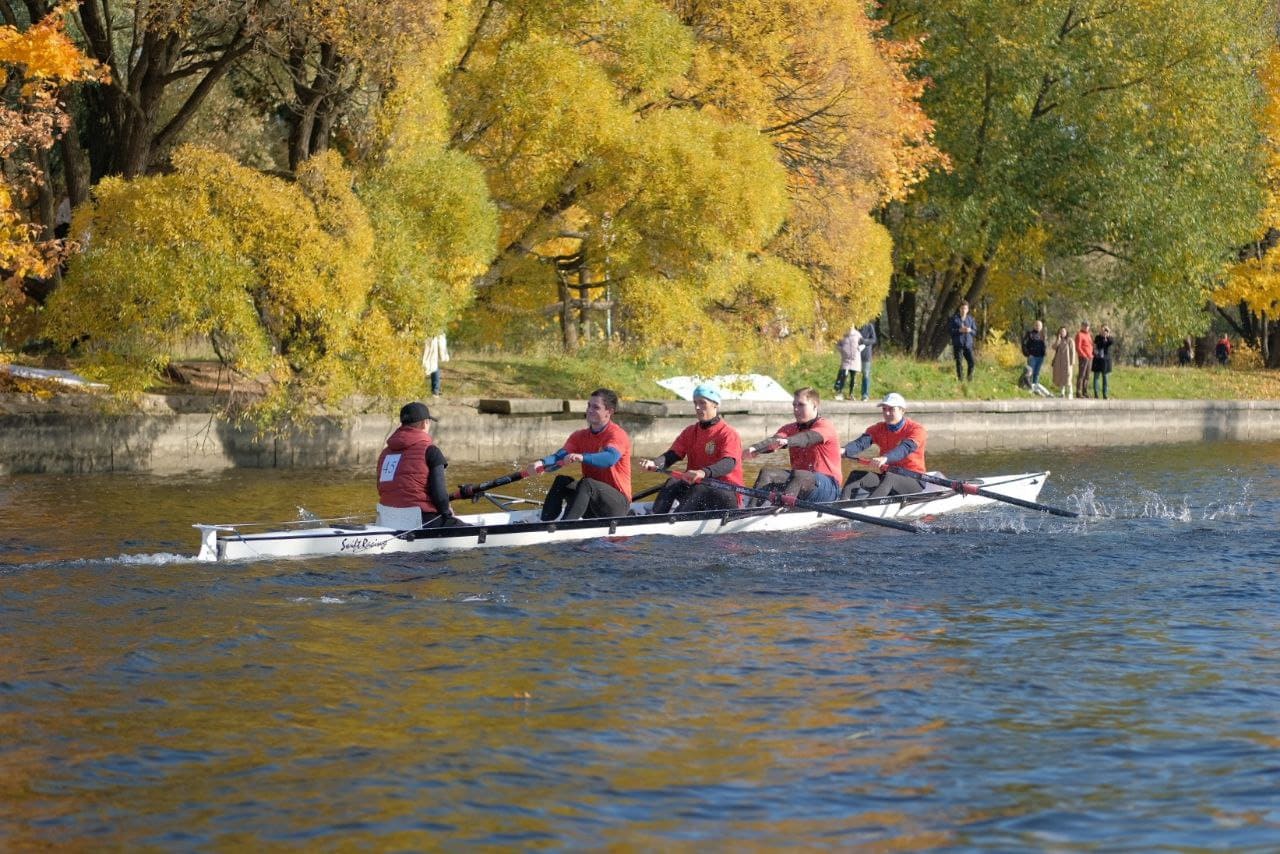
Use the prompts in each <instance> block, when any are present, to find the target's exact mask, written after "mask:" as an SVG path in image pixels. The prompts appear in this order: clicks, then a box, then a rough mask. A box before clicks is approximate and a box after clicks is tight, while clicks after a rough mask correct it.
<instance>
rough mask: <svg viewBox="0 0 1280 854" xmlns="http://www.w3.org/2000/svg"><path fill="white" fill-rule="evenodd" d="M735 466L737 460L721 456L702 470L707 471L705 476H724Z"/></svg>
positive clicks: (736, 465)
mask: <svg viewBox="0 0 1280 854" xmlns="http://www.w3.org/2000/svg"><path fill="white" fill-rule="evenodd" d="M737 467H738V461H737V460H735V459H734V458H733V457H721V458H720V459H718V460H716V461H715V462H714V463H712V464H711V465H709V466H707V467H706V468H704V469H703V471H705V472H706V473H707V477H724V476H725V475H727V474H729V473H730V472H732V471H733V470H734V469H735V468H737Z"/></svg>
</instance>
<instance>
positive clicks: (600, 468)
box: [525, 388, 631, 522]
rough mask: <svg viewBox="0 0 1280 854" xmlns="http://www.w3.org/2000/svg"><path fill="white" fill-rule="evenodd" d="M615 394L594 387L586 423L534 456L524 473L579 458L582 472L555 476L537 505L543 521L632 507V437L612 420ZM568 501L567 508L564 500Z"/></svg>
mask: <svg viewBox="0 0 1280 854" xmlns="http://www.w3.org/2000/svg"><path fill="white" fill-rule="evenodd" d="M617 411H618V394H617V392H615V391H613V389H608V388H598V389H596V390H595V391H593V392H591V396H590V397H589V398H588V399H587V411H586V418H587V426H586V427H585V428H584V429H582V430H577V431H575V432H573V433H571V434H569V438H568V439H566V440H565V443H564V447H562V448H560V449H559V450H558V451H556V452H555V453H553V454H549V455H548V456H545V457H543V458H542V459H540V460H534V461H533V462H531V463H529V465H528V466H527V467H526V468H525V473H526V474H528V475H535V474H542V472H544V471H546V470H547V469H556V468H559V467H560V466H562V465H564V464H565V463H580V464H581V465H582V477H580V478H579V479H577V480H574V479H573V478H571V477H569V476H567V475H556V479H555V480H554V481H552V483H551V489H549V490H547V498H546V500H545V501H544V502H543V504H542V521H544V522H550V521H552V520H553V519H558V518H560V512H561V510H563V511H564V519H565V520H566V521H567V520H571V519H602V518H605V517H608V516H625V515H627V510H628V509H630V507H631V437H630V436H628V435H627V431H626V430H623V429H622V427H621V426H620V425H619V424H617V423H616V422H615V421H614V420H613V416H614V413H616V412H617ZM566 504H567V505H568V507H567V509H566V508H565V505H566Z"/></svg>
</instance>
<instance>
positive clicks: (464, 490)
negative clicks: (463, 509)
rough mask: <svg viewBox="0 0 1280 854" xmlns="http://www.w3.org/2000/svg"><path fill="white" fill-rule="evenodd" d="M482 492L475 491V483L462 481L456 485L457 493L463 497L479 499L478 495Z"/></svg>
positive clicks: (473, 499)
mask: <svg viewBox="0 0 1280 854" xmlns="http://www.w3.org/2000/svg"><path fill="white" fill-rule="evenodd" d="M483 494H484V493H483V492H477V491H476V484H474V483H464V484H462V486H459V487H458V495H460V496H462V497H463V498H470V499H471V500H472V501H479V500H480V496H481V495H483Z"/></svg>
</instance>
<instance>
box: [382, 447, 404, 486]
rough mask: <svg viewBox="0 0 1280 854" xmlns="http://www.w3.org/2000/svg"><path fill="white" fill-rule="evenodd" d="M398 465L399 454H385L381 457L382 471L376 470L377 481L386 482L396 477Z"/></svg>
mask: <svg viewBox="0 0 1280 854" xmlns="http://www.w3.org/2000/svg"><path fill="white" fill-rule="evenodd" d="M399 466H400V455H399V454H387V455H386V456H385V457H383V458H382V471H380V472H378V482H379V483H386V482H387V481H391V480H395V479H396V469H397V468H398V467H399Z"/></svg>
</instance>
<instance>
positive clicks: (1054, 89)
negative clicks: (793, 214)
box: [881, 0, 1274, 355]
mask: <svg viewBox="0 0 1280 854" xmlns="http://www.w3.org/2000/svg"><path fill="white" fill-rule="evenodd" d="M1272 5H1273V4H1270V3H1265V2H1260V0H1248V1H1247V2H1244V3H1241V2H1238V0H1207V2H1201V3H1191V4H1188V3H1183V2H1180V0H1133V2H1126V3H1112V2H1103V0H1087V2H1076V3H1068V4H1057V3H1031V4H1028V3H1023V2H1016V0H928V1H927V2H925V0H887V2H885V3H884V4H883V6H882V7H881V14H882V16H883V18H884V20H885V21H886V22H888V23H889V32H890V33H891V34H892V35H894V36H895V37H900V38H904V39H922V40H923V41H922V42H921V57H920V62H919V65H918V68H919V73H921V74H922V75H927V76H928V77H929V78H930V79H931V80H932V85H931V86H930V87H929V88H928V89H926V92H925V95H924V105H925V109H926V111H927V112H928V113H929V115H930V116H931V117H932V118H933V119H934V120H935V121H936V122H937V141H938V143H939V145H940V147H942V148H943V149H944V151H945V152H946V153H947V154H948V155H949V157H950V159H951V164H952V168H951V169H950V170H948V171H940V172H935V173H933V174H932V175H931V176H930V177H929V179H928V180H927V181H925V182H924V183H923V184H922V185H920V187H919V188H918V189H917V190H916V191H915V192H914V193H912V194H911V196H910V197H909V198H908V200H907V202H906V203H905V204H904V205H903V206H901V207H900V208H898V209H895V210H891V212H890V216H889V218H888V221H889V222H891V223H893V228H894V237H895V240H896V246H897V252H898V263H897V278H896V283H895V288H894V294H893V297H892V298H891V299H890V307H891V308H892V309H894V311H896V315H895V316H893V317H891V321H892V325H893V326H894V327H895V332H896V333H898V334H899V335H900V336H901V337H902V338H904V339H905V340H907V341H910V340H912V337H913V335H912V333H913V330H914V331H918V340H919V347H920V351H921V352H922V353H925V354H929V355H934V354H936V353H938V352H940V351H941V349H942V348H943V347H944V346H945V344H946V342H947V333H946V322H947V319H948V317H949V316H950V315H951V314H952V313H953V311H954V310H955V307H956V305H957V304H958V303H959V301H960V300H961V299H968V300H969V301H970V302H971V303H973V304H975V305H977V304H978V302H979V301H980V300H981V299H982V297H983V296H984V295H985V293H986V289H987V287H988V284H989V281H990V277H991V275H992V273H993V272H994V271H995V269H996V267H997V266H998V265H999V264H1000V263H1001V259H1002V258H1004V259H1006V260H1008V259H1011V258H1013V257H1019V258H1021V259H1023V260H1024V261H1026V262H1028V266H1027V267H1026V268H1024V269H1023V271H1022V273H1023V274H1024V275H1035V274H1038V273H1040V272H1041V271H1043V272H1044V274H1045V275H1046V276H1047V277H1048V279H1049V280H1050V281H1056V282H1057V283H1059V284H1064V283H1066V284H1076V285H1079V286H1080V287H1081V289H1082V291H1084V292H1085V293H1089V292H1091V293H1092V294H1093V298H1094V299H1096V300H1100V301H1103V302H1106V303H1111V304H1117V305H1122V306H1124V307H1125V309H1126V310H1127V311H1129V312H1131V313H1132V314H1133V316H1134V317H1135V318H1136V319H1139V320H1142V321H1144V322H1145V323H1146V324H1147V327H1148V328H1149V329H1150V331H1151V334H1152V336H1153V337H1154V338H1155V339H1156V340H1157V341H1159V340H1166V339H1174V338H1177V337H1180V336H1181V335H1184V334H1186V332H1187V331H1188V330H1190V329H1194V328H1197V327H1198V326H1200V325H1202V324H1203V323H1204V317H1203V315H1202V314H1201V308H1202V307H1203V305H1204V303H1205V299H1206V297H1207V295H1208V291H1209V288H1210V284H1211V281H1212V276H1213V275H1214V273H1215V272H1216V271H1217V270H1218V269H1219V268H1220V266H1221V264H1222V262H1223V260H1224V255H1225V253H1226V252H1227V251H1228V249H1229V248H1230V247H1234V246H1237V245H1239V244H1240V243H1242V242H1243V239H1244V237H1245V235H1247V233H1248V231H1249V230H1250V229H1251V227H1252V222H1253V215H1254V211H1255V210H1256V207H1257V204H1258V194H1257V178H1256V176H1257V174H1258V172H1259V163H1258V156H1257V152H1258V135H1257V130H1256V126H1255V105H1256V103H1257V97H1258V86H1257V83H1256V78H1255V70H1256V68H1257V65H1258V63H1259V61H1260V59H1261V58H1262V56H1263V49H1264V47H1265V46H1266V44H1267V41H1268V40H1269V39H1270V38H1271V37H1272V36H1271V34H1272V33H1273V32H1274V27H1273V26H1272V11H1271V9H1270V7H1271V6H1272ZM1011 244H1017V245H1019V246H1021V247H1022V248H1023V249H1025V248H1027V247H1030V246H1033V245H1037V244H1039V245H1040V247H1041V251H1040V255H1039V257H1034V255H1030V254H1028V253H1026V252H1023V251H1017V252H1009V251H1007V250H1006V247H1008V246H1010V245H1011ZM917 327H918V329H917Z"/></svg>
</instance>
